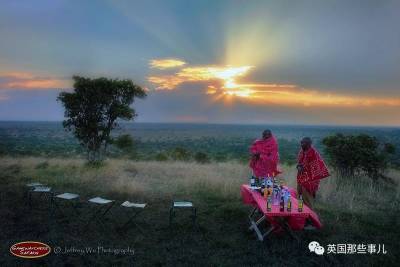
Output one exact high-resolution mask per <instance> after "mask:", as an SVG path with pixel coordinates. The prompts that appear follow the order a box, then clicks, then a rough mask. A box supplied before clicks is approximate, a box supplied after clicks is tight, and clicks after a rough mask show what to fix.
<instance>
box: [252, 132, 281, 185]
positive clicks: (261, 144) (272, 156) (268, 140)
mask: <svg viewBox="0 0 400 267" xmlns="http://www.w3.org/2000/svg"><path fill="white" fill-rule="evenodd" d="M250 153H251V155H252V157H251V160H250V168H251V169H252V170H253V175H254V176H256V177H266V176H268V175H269V176H272V175H273V174H275V175H276V174H278V173H279V171H278V163H279V153H278V142H277V141H276V139H275V137H274V136H273V135H272V133H271V131H270V130H265V131H264V132H263V134H262V139H257V140H256V141H254V143H253V144H252V145H251V147H250Z"/></svg>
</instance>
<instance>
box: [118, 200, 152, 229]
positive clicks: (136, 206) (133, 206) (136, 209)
mask: <svg viewBox="0 0 400 267" xmlns="http://www.w3.org/2000/svg"><path fill="white" fill-rule="evenodd" d="M146 206H147V204H146V203H133V202H129V201H125V202H123V203H122V204H121V207H123V208H124V209H130V210H132V215H131V216H130V217H129V219H128V220H127V221H126V222H125V223H124V224H123V225H122V226H121V227H119V230H120V231H122V230H126V229H127V228H128V226H129V225H130V224H131V223H133V224H134V225H135V226H136V227H137V228H138V229H139V230H140V231H141V232H143V230H142V228H141V227H140V226H139V225H138V224H137V223H136V222H135V218H136V217H137V216H138V215H139V214H140V213H142V212H143V211H144V208H145V207H146Z"/></svg>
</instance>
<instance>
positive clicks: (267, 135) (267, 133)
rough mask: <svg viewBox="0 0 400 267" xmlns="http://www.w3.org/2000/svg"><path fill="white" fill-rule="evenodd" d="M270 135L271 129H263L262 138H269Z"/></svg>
mask: <svg viewBox="0 0 400 267" xmlns="http://www.w3.org/2000/svg"><path fill="white" fill-rule="evenodd" d="M271 136H272V132H271V130H269V129H267V130H264V131H263V133H262V137H263V139H268V138H270V137H271Z"/></svg>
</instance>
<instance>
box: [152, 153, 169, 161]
mask: <svg viewBox="0 0 400 267" xmlns="http://www.w3.org/2000/svg"><path fill="white" fill-rule="evenodd" d="M155 159H156V160H157V161H167V160H168V156H167V155H166V154H165V153H163V152H160V153H158V154H157V155H156V157H155Z"/></svg>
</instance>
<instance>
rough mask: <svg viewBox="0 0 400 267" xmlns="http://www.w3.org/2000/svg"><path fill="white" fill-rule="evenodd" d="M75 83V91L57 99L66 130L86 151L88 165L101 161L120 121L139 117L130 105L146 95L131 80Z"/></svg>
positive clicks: (64, 93)
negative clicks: (61, 109) (62, 112)
mask: <svg viewBox="0 0 400 267" xmlns="http://www.w3.org/2000/svg"><path fill="white" fill-rule="evenodd" d="M73 80H74V90H73V92H62V93H60V95H59V97H58V98H57V99H58V101H60V102H61V103H62V105H63V106H64V108H65V114H64V117H65V118H66V119H65V120H64V121H63V125H64V128H65V129H67V130H68V131H72V132H73V134H74V135H75V137H76V138H77V139H78V140H79V142H80V144H81V145H82V146H84V147H85V148H86V150H87V159H88V160H89V162H97V161H101V160H102V159H103V155H104V152H105V151H106V150H107V145H108V144H109V143H110V142H111V136H110V134H111V131H112V130H113V129H114V128H115V127H117V125H118V124H117V120H118V119H122V120H133V119H134V118H135V117H136V116H137V114H136V112H135V110H134V109H133V108H132V107H130V105H131V104H132V103H133V102H134V100H135V98H136V97H138V98H144V97H145V96H146V92H145V91H144V90H143V89H142V88H141V87H140V86H138V85H136V84H134V83H133V82H132V80H119V79H107V78H103V77H102V78H97V79H91V78H85V77H80V76H74V77H73Z"/></svg>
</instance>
